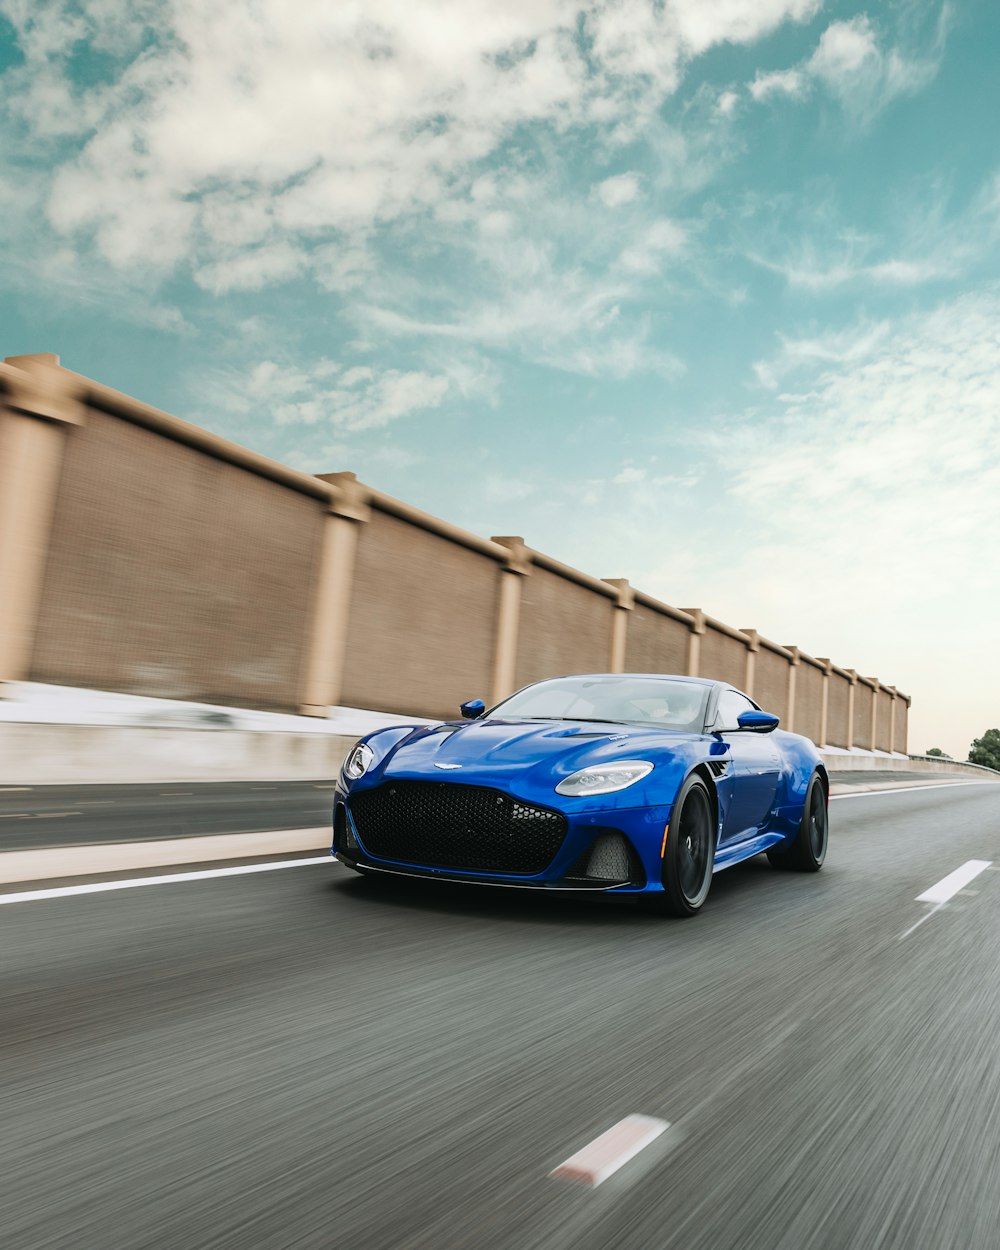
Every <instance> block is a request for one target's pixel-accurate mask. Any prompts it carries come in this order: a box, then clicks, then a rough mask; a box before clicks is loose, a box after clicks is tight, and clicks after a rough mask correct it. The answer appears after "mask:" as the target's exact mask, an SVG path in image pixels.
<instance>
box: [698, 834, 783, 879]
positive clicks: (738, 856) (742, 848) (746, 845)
mask: <svg viewBox="0 0 1000 1250" xmlns="http://www.w3.org/2000/svg"><path fill="white" fill-rule="evenodd" d="M786 840H787V839H786V838H785V835H784V834H782V833H758V834H757V835H756V837H753V838H747V839H746V841H744V842H736V843H734V844H733V845H732V846H720V847H719V849H718V850H717V851H716V852H715V867H714V868H713V869H712V871H713V872H721V871H722V870H723V868H732V866H733V864H741V863H742V862H743V861H744V860H745V859H751V858H753V856H754V855H759V854H760V853H761V851H766V850H768V848H769V847H772V846H777V845H778V843H779V842H784V841H786Z"/></svg>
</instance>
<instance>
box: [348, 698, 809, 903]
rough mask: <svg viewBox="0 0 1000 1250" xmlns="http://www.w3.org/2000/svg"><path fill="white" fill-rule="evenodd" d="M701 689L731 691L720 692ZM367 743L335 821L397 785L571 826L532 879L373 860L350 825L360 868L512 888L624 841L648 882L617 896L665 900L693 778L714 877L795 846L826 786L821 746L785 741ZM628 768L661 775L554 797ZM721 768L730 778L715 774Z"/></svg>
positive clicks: (430, 730) (651, 736) (544, 725)
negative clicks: (668, 839) (667, 846)
mask: <svg viewBox="0 0 1000 1250" xmlns="http://www.w3.org/2000/svg"><path fill="white" fill-rule="evenodd" d="M687 680H693V679H687ZM703 684H705V685H707V686H711V687H715V688H718V689H725V688H730V689H732V687H727V686H726V683H721V682H709V681H705V682H704V683H703ZM360 741H361V742H362V743H364V744H366V745H367V746H368V747H369V748H370V749H371V750H372V752H373V753H374V760H373V762H372V765H371V767H370V768H369V769H368V771H367V772H366V773H365V774H364V775H363V776H362V777H360V778H358V779H356V780H352V779H350V778H348V777H347V776H346V774H345V773H344V772H343V770H342V771H341V774H340V777H339V780H338V783H337V789H336V792H335V798H334V814H335V821H336V810H337V805H338V804H340V805H343V806H344V807H345V810H346V816H347V819H348V820H350V800H351V797H352V796H353V795H355V794H359V793H361V792H363V791H365V790H369V789H374V788H375V787H377V786H380V785H382V784H383V783H385V782H387V781H393V780H396V781H404V780H406V781H433V782H435V783H447V781H448V780H453V781H460V782H461V784H463V785H469V786H484V787H488V788H490V789H493V790H499V791H501V792H503V793H505V794H508V795H510V796H511V797H512V798H516V799H518V800H520V801H522V802H524V803H528V804H532V805H535V806H539V807H544V808H548V809H550V810H552V811H556V812H559V813H561V814H562V815H563V816H564V817H565V819H566V822H567V826H568V829H567V833H566V836H565V838H564V840H563V842H562V845H561V846H560V849H559V850H558V852H557V853H556V855H555V857H554V858H553V859H552V861H551V862H550V863H549V864H548V866H547V867H546V868H545V869H544V870H543V871H542V872H539V873H536V874H534V875H522V874H518V875H513V874H501V873H482V872H474V871H469V870H464V869H463V870H461V871H456V870H451V869H446V868H440V867H434V866H430V865H425V864H421V863H419V862H418V861H404V860H385V859H379V858H378V857H376V856H374V855H372V854H371V853H370V852H368V851H367V849H366V848H365V847H364V841H363V839H362V838H361V837H360V835H359V833H358V830H357V826H356V825H354V823H353V821H352V822H351V825H352V829H353V832H354V835H355V837H356V838H357V840H358V842H359V844H360V846H361V847H362V850H363V851H364V861H363V862H364V863H366V864H370V865H371V866H373V867H378V866H382V867H384V868H386V869H391V870H396V871H403V872H406V871H413V872H419V873H420V875H425V876H432V877H441V878H453V879H457V880H466V881H468V880H476V879H481V880H483V881H488V882H496V883H504V884H510V885H523V886H559V885H560V883H562V882H563V881H564V879H565V878H566V875H567V873H568V872H569V871H570V869H571V867H572V865H573V864H574V863H576V861H577V860H578V859H579V858H580V857H581V856H582V855H583V854H584V853H585V852H586V851H587V850H588V849H589V847H590V846H591V844H592V843H593V841H594V839H595V837H597V836H598V834H599V833H600V832H603V831H605V830H614V831H619V832H621V833H623V834H625V836H626V837H627V838H628V840H629V842H630V843H631V845H632V847H633V848H634V850H635V852H636V854H637V856H638V858H639V860H640V862H641V864H642V869H643V875H644V878H645V879H644V880H643V881H642V882H641V883H638V884H628V885H616V886H614V887H612V888H611V892H614V893H632V894H634V893H658V892H662V890H663V883H662V851H663V844H664V832H665V829H666V827H667V826H668V824H669V821H670V817H671V812H672V808H673V804H674V800H675V798H676V796H677V794H678V792H679V790H680V788H681V786H682V785H683V783H684V782H685V781H686V779H687V778H688V777H689V776H690V775H691V773H692V772H695V771H697V772H698V773H699V774H700V775H701V776H702V777H703V778H704V780H705V782H706V784H707V785H708V787H709V790H710V791H711V792H714V794H715V795H716V803H717V813H718V822H717V848H716V853H715V866H714V871H716V872H719V871H721V870H723V869H725V868H729V867H731V866H732V865H733V864H738V863H741V862H742V861H743V860H746V859H749V858H750V857H751V856H753V855H757V854H759V853H760V852H761V851H764V850H767V849H768V848H769V847H773V846H776V845H778V844H780V843H782V842H786V841H788V840H789V839H791V838H792V837H794V836H795V834H796V833H797V831H798V828H799V824H800V821H801V819H802V813H803V808H804V804H805V798H806V793H807V790H808V786H809V782H810V780H811V778H812V776H813V775H814V773H817V772H818V773H819V774H820V775H821V776H822V777H823V778H824V781H826V770H825V768H824V766H823V763H822V760H821V757H820V755H819V752H818V751H817V750H816V748H815V746H814V745H813V743H812V742H810V741H809V739H807V738H804V737H801V736H800V735H798V734H793V733H788V732H786V731H783V730H780V729H776V730H773V731H771V732H770V733H767V734H762V733H754V732H752V731H750V732H737V731H733V732H731V733H721V734H720V733H709V732H689V731H680V730H671V729H660V728H656V729H651V728H648V727H644V726H639V725H636V726H633V725H618V724H613V723H609V724H603V725H602V724H592V723H583V722H569V723H565V722H558V721H541V722H540V721H537V720H531V721H527V720H520V719H518V720H505V719H502V718H494V717H492V716H487V718H486V719H474V720H463V721H448V722H444V723H442V724H439V725H420V726H409V727H408V726H405V725H402V726H401V725H395V726H392V727H388V728H385V729H380V730H376V731H375V732H373V733H370V734H368V735H366V736H365V737H364V738H362V739H361V740H360ZM626 759H644V760H649V761H651V762H652V763H653V764H654V768H653V770H652V772H650V773H649V775H648V776H647V777H645V778H643V779H642V780H641V781H638V782H636V783H635V784H634V785H631V786H629V787H628V788H627V789H625V790H620V791H618V792H616V793H613V794H602V795H594V796H588V797H569V796H565V795H561V794H558V793H557V792H556V786H557V785H558V784H559V782H560V781H563V780H564V779H565V778H567V777H569V776H570V775H571V774H573V773H575V772H577V771H578V770H579V769H582V768H587V767H593V766H595V765H602V764H604V765H606V764H609V763H612V762H614V761H616V760H626ZM721 764H725V765H726V767H725V770H724V771H722V772H721V773H719V765H721ZM442 766H443V767H442ZM716 774H718V775H716ZM332 853H334V854H336V847H334V848H333V849H332ZM342 857H343V856H342Z"/></svg>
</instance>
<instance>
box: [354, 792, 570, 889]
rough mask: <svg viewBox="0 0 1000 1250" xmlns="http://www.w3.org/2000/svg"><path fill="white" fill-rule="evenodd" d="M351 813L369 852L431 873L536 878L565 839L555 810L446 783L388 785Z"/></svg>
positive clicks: (363, 797) (359, 800)
mask: <svg viewBox="0 0 1000 1250" xmlns="http://www.w3.org/2000/svg"><path fill="white" fill-rule="evenodd" d="M350 811H351V816H352V817H353V819H354V823H355V826H356V827H357V830H358V834H359V836H360V838H361V841H362V842H363V844H364V846H365V849H366V850H367V851H368V852H369V853H370V854H372V855H377V856H378V857H379V858H381V859H392V860H400V861H403V862H406V863H411V864H426V865H427V866H428V867H432V868H456V869H466V870H470V871H473V872H497V873H517V874H525V875H531V874H534V873H538V872H541V871H542V869H543V868H545V867H546V866H547V865H548V864H549V863H550V862H551V861H552V858H553V856H554V855H555V853H556V851H558V850H559V847H560V845H561V844H562V840H563V838H564V837H565V836H566V820H565V818H564V817H563V816H561V815H559V813H558V812H550V811H547V810H546V809H545V808H542V807H533V806H532V805H531V804H528V803H522V802H520V801H519V800H518V799H513V798H511V797H510V795H508V794H502V793H501V792H500V791H499V790H490V789H487V788H486V787H484V786H464V785H457V784H455V783H454V782H447V781H445V782H434V781H389V782H385V783H384V784H382V785H380V786H376V787H375V788H374V789H372V790H363V791H361V792H360V793H358V794H355V795H352V796H351V800H350Z"/></svg>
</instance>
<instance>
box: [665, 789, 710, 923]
mask: <svg viewBox="0 0 1000 1250" xmlns="http://www.w3.org/2000/svg"><path fill="white" fill-rule="evenodd" d="M714 864H715V816H714V811H713V808H712V800H711V798H710V797H709V793H708V789H707V788H706V786H705V783H704V782H703V781H702V780H701V778H700V777H695V776H691V777H688V779H687V781H685V782H684V784H683V785H682V786H681V788H680V792H679V793H678V795H677V801H676V802H675V803H674V809H673V812H672V813H671V816H670V826H669V829H668V831H667V843H666V849H665V851H664V854H663V869H662V872H663V909H664V910H665V911H666V912H667V913H668V914H669V915H671V916H694V915H696V914H697V912H699V911H700V910H701V906H702V904H703V903H704V901H705V899H706V898H707V897H708V891H709V889H710V888H711V885H712V868H713V866H714Z"/></svg>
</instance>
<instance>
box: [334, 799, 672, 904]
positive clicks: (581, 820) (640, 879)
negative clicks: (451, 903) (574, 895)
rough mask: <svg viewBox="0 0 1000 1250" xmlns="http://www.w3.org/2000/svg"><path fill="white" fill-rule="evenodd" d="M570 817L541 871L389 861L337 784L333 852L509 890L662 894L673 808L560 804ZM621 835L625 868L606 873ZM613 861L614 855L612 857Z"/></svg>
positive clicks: (375, 865)
mask: <svg viewBox="0 0 1000 1250" xmlns="http://www.w3.org/2000/svg"><path fill="white" fill-rule="evenodd" d="M560 810H561V812H562V814H563V816H564V817H565V819H566V825H567V829H566V833H565V836H564V837H563V840H562V843H561V844H560V846H559V847H558V850H557V851H556V853H555V855H554V856H553V858H552V859H551V861H550V862H549V863H548V864H547V865H546V867H545V868H544V869H543V870H542V871H540V872H537V873H533V874H521V873H517V874H515V873H504V872H496V871H492V872H491V871H482V872H480V871H471V870H468V869H461V868H448V867H441V866H438V865H432V864H425V863H420V862H419V861H418V860H411V859H407V860H402V859H386V858H384V857H379V856H376V855H374V854H372V853H371V852H370V850H369V849H368V848H366V847H365V845H364V841H363V839H362V837H361V835H360V834H359V831H358V828H357V826H356V824H355V822H354V821H353V819H352V818H351V813H350V799H349V795H347V794H345V793H344V792H343V791H342V790H340V789H339V788H338V790H337V792H336V796H335V801H334V839H333V847H332V854H333V855H334V856H335V857H336V858H337V859H338V860H340V862H341V863H343V864H344V865H345V867H348V868H351V869H354V870H356V871H364V872H372V873H380V874H386V875H388V876H404V877H417V878H422V879H424V880H434V881H455V882H460V883H465V884H469V885H493V886H501V887H506V888H508V889H547V890H552V889H558V890H571V891H577V892H593V891H596V892H604V893H607V892H610V891H614V892H618V893H659V892H660V891H662V889H663V885H662V860H661V855H662V847H663V835H664V829H665V826H666V824H667V821H668V820H669V817H670V807H669V806H664V805H661V806H655V807H637V808H621V807H615V808H608V809H607V810H605V811H593V810H591V811H586V812H574V811H573V809H572V805H571V804H569V803H567V804H565V805H562V806H561V807H560ZM609 838H610V839H615V838H617V839H620V841H621V843H622V845H623V850H624V855H625V856H626V857H627V868H625V869H624V870H623V871H621V872H616V873H615V876H614V879H610V878H609V876H608V872H609V869H608V867H607V862H608V861H607V857H606V856H605V855H604V853H603V852H604V851H605V850H607V848H608V847H609V845H610V843H609V841H608V839H609ZM599 847H600V849H601V851H602V854H601V855H600V856H599V857H598V858H600V859H601V860H602V861H603V865H602V867H601V868H600V869H599V870H598V871H600V872H601V873H602V875H601V876H599V877H593V876H588V874H587V869H588V866H592V864H593V862H594V859H595V853H596V851H597V850H598V848H599ZM611 862H612V863H613V862H614V856H613V855H612V857H611Z"/></svg>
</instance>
